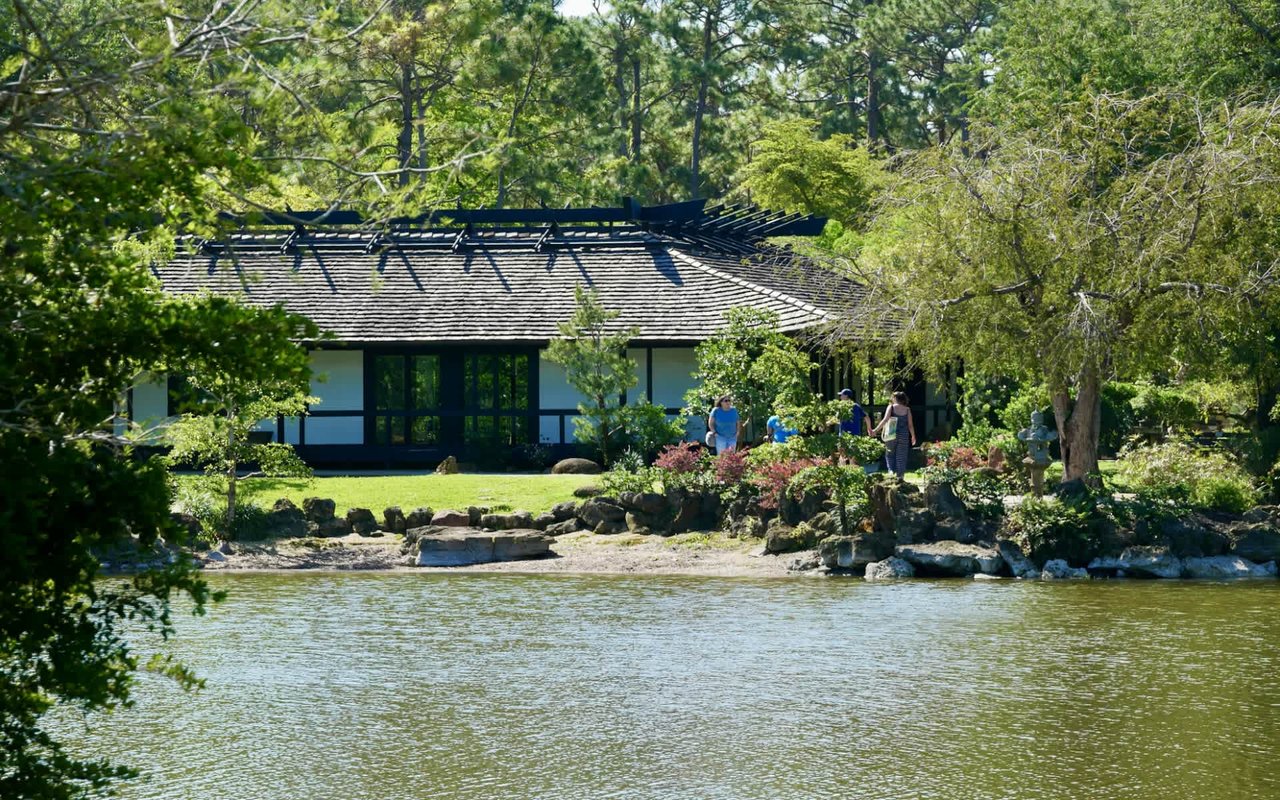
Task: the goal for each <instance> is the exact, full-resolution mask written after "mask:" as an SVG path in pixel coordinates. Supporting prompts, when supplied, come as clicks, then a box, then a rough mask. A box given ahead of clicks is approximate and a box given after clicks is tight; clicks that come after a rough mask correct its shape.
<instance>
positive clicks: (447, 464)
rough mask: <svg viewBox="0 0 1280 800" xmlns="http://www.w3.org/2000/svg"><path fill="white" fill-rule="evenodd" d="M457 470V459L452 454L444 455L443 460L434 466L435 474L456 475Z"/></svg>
mask: <svg viewBox="0 0 1280 800" xmlns="http://www.w3.org/2000/svg"><path fill="white" fill-rule="evenodd" d="M458 472H459V470H458V459H457V458H455V457H454V456H447V457H445V460H444V461H441V462H440V465H439V466H438V467H436V474H437V475H457V474H458Z"/></svg>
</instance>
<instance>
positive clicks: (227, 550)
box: [218, 539, 236, 556]
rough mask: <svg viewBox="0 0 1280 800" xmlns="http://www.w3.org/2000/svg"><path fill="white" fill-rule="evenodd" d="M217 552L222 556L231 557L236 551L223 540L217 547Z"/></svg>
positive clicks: (229, 543)
mask: <svg viewBox="0 0 1280 800" xmlns="http://www.w3.org/2000/svg"><path fill="white" fill-rule="evenodd" d="M218 552H219V553H222V554H223V555H224V556H233V555H235V554H236V549H235V547H233V546H232V545H231V542H228V541H227V540H226V539H223V540H222V543H221V544H219V545H218Z"/></svg>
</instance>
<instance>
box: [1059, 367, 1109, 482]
mask: <svg viewBox="0 0 1280 800" xmlns="http://www.w3.org/2000/svg"><path fill="white" fill-rule="evenodd" d="M1051 400H1052V402H1053V415H1054V417H1055V418H1056V421H1057V424H1058V446H1059V448H1060V449H1061V450H1062V469H1063V479H1064V480H1068V481H1070V480H1075V479H1076V478H1084V477H1086V476H1088V475H1090V474H1092V473H1094V472H1097V471H1098V439H1099V437H1100V435H1101V433H1102V379H1101V376H1100V375H1099V374H1098V370H1097V368H1096V367H1085V368H1084V369H1082V370H1081V371H1080V374H1079V375H1078V376H1077V378H1076V396H1075V399H1074V400H1073V399H1072V397H1071V392H1070V391H1069V390H1068V388H1067V387H1065V386H1063V387H1058V388H1055V389H1054V390H1053V392H1052V395H1051Z"/></svg>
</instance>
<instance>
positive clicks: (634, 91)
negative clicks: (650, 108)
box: [631, 53, 644, 164]
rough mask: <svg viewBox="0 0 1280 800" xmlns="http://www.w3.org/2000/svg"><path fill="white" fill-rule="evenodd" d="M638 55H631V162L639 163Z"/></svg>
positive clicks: (642, 117) (640, 117) (640, 128)
mask: <svg viewBox="0 0 1280 800" xmlns="http://www.w3.org/2000/svg"><path fill="white" fill-rule="evenodd" d="M640 88H641V82H640V57H639V56H638V55H636V54H634V53H632V55H631V163H632V164H639V163H640V135H641V132H642V130H643V125H642V124H641V121H642V120H643V119H644V115H643V112H642V110H641V104H640Z"/></svg>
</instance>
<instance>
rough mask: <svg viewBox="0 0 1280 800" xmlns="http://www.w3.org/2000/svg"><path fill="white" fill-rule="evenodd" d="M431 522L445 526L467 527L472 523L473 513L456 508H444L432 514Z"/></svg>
mask: <svg viewBox="0 0 1280 800" xmlns="http://www.w3.org/2000/svg"><path fill="white" fill-rule="evenodd" d="M431 524H432V525H439V526H441V527H444V528H465V527H467V526H469V525H470V524H471V515H470V514H468V513H467V512H465V511H458V510H457V509H454V508H442V509H440V510H439V511H437V512H436V513H435V514H433V515H432V516H431Z"/></svg>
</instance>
